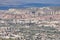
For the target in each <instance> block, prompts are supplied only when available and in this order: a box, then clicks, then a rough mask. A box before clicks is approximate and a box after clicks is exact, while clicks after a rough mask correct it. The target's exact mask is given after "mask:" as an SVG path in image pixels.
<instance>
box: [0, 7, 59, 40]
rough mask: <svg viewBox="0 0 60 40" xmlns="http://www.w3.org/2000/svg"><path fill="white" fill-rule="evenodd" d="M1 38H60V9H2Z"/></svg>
mask: <svg viewBox="0 0 60 40" xmlns="http://www.w3.org/2000/svg"><path fill="white" fill-rule="evenodd" d="M0 40H60V9H59V8H58V7H41V8H25V9H23V8H22V9H8V10H0Z"/></svg>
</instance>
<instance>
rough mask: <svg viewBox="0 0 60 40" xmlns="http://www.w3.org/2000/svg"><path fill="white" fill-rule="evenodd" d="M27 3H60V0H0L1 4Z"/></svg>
mask: <svg viewBox="0 0 60 40" xmlns="http://www.w3.org/2000/svg"><path fill="white" fill-rule="evenodd" d="M25 3H46V4H60V0H0V6H4V5H22V4H25Z"/></svg>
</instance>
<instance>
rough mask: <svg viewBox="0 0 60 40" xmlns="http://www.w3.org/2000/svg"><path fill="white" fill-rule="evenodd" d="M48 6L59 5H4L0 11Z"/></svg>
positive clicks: (0, 7)
mask: <svg viewBox="0 0 60 40" xmlns="http://www.w3.org/2000/svg"><path fill="white" fill-rule="evenodd" d="M50 6H60V4H42V3H27V4H22V5H6V6H0V9H1V10H4V9H5V10H6V9H10V8H28V7H50Z"/></svg>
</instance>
